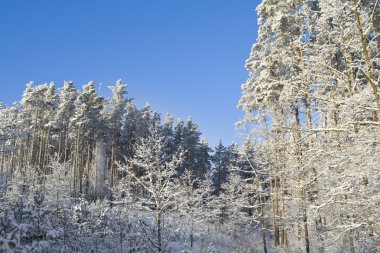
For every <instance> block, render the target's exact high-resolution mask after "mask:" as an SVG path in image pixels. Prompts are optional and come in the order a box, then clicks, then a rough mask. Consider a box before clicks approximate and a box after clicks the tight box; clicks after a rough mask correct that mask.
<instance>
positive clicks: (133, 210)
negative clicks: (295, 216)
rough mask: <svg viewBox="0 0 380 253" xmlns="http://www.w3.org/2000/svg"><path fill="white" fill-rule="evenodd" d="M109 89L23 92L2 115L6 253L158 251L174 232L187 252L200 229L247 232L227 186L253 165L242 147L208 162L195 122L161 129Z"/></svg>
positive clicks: (148, 112) (170, 122)
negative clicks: (178, 227) (100, 92)
mask: <svg viewBox="0 0 380 253" xmlns="http://www.w3.org/2000/svg"><path fill="white" fill-rule="evenodd" d="M110 89H111V91H112V93H113V95H112V97H111V98H103V97H100V96H99V95H98V94H97V92H96V87H95V84H94V83H93V82H90V83H88V84H86V85H84V86H83V87H82V89H81V90H78V89H77V88H76V86H75V85H74V84H73V83H72V82H65V83H64V85H63V87H61V88H59V89H58V90H56V88H55V86H54V83H51V84H42V85H33V83H29V84H27V86H26V89H25V91H24V94H23V96H22V100H21V102H20V103H15V104H14V105H13V106H10V107H7V106H1V108H0V115H1V126H0V129H1V132H0V134H1V154H0V155H1V170H0V171H1V186H2V188H1V194H2V195H1V196H2V198H1V201H2V204H1V215H2V216H1V219H2V220H1V221H2V223H1V225H0V227H1V229H3V230H2V233H1V235H0V236H1V245H0V247H1V249H2V250H4V251H5V252H13V251H15V252H23V251H33V252H44V251H45V252H51V251H49V250H48V249H49V248H51V247H52V245H55V246H54V247H55V248H53V249H51V250H52V251H57V252H61V251H66V252H71V251H79V252H81V251H86V250H88V249H89V248H90V249H92V250H93V251H95V252H97V251H100V252H104V251H114V252H125V251H129V252H136V251H145V252H164V251H168V250H169V248H170V247H174V246H173V245H172V244H173V243H174V242H177V241H180V240H179V239H178V238H177V239H176V237H175V236H174V234H176V233H177V234H178V232H175V231H176V230H175V229H174V228H173V224H176V223H181V227H182V230H181V231H182V233H184V234H187V235H186V236H183V235H182V237H181V238H182V242H183V241H185V242H186V241H189V245H188V246H189V247H190V248H193V247H199V244H200V233H204V234H207V233H208V232H206V230H205V228H206V227H208V231H209V230H210V229H214V230H219V231H221V230H220V229H221V226H222V227H224V228H226V229H227V230H229V229H230V228H233V227H234V224H235V223H236V224H237V223H239V222H240V225H241V227H245V225H244V223H243V222H241V221H239V222H238V221H237V220H238V219H237V217H238V216H237V215H238V213H239V212H241V211H243V212H244V213H247V214H248V211H246V210H243V208H247V207H243V206H242V205H241V204H238V202H239V201H240V200H238V198H237V196H238V195H236V196H235V194H236V189H234V187H235V186H238V187H240V186H239V185H238V184H239V183H240V181H236V180H238V179H237V178H236V177H233V179H230V178H231V176H232V175H235V176H236V175H243V174H244V171H245V170H247V171H251V170H252V166H251V164H250V163H248V162H247V159H246V155H242V153H241V150H240V149H239V147H238V146H237V145H236V144H235V143H232V145H231V146H229V147H225V146H223V145H222V143H220V144H219V145H218V146H217V147H216V148H215V153H214V154H213V150H212V149H211V148H210V146H209V144H208V142H207V140H206V139H202V138H201V132H200V130H199V127H198V126H197V124H195V123H194V122H193V121H192V119H191V118H188V119H187V121H186V122H184V121H183V120H182V119H178V120H177V123H176V124H174V118H173V116H172V115H170V114H168V115H166V116H165V118H164V119H163V120H161V116H160V114H158V113H157V112H154V111H153V110H152V108H151V107H150V106H149V105H146V106H145V107H143V108H142V109H138V108H137V107H136V105H135V104H134V102H133V99H132V98H129V97H127V92H126V85H125V84H123V83H122V82H121V81H117V82H116V84H115V85H114V86H111V87H110ZM246 146H247V145H246ZM247 147H248V146H247ZM250 154H251V153H250ZM250 156H251V158H250V159H252V155H250ZM245 178H246V177H245ZM231 180H234V181H231ZM229 181H231V182H233V183H234V184H235V185H233V186H227V185H228V184H229ZM247 201H248V199H247ZM246 206H248V202H247V205H246ZM248 209H252V208H248ZM24 215H25V219H24V218H23V217H24ZM251 215H252V211H251ZM235 218H236V219H237V220H236V221H235ZM35 219H37V220H35ZM42 228H43V229H42ZM202 231H203V232H202ZM117 233H119V234H117ZM234 233H235V234H237V230H236V229H235V232H234ZM177 237H178V235H177ZM128 238H130V239H128ZM183 238H185V239H183ZM87 240H88V241H87ZM94 240H100V241H101V244H95V246H94ZM117 240H119V242H118V243H116V241H117ZM128 240H129V241H128ZM202 243H203V244H204V245H207V243H208V242H206V241H203V242H202ZM170 245H172V246H170ZM184 245H185V246H184ZM186 245H187V244H186V243H184V244H182V246H181V247H186ZM177 247H178V246H177ZM127 249H128V250H127ZM172 250H173V249H172ZM204 250H206V249H204ZM174 251H175V250H174Z"/></svg>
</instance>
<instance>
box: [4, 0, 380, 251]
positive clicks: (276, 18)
mask: <svg viewBox="0 0 380 253" xmlns="http://www.w3.org/2000/svg"><path fill="white" fill-rule="evenodd" d="M257 13H258V16H259V19H258V24H259V30H258V37H257V40H256V42H255V43H254V44H253V46H252V49H251V53H250V55H249V58H248V59H247V61H246V66H245V67H246V69H247V71H248V75H249V76H248V79H247V81H246V82H245V83H244V84H242V85H241V98H240V100H239V101H238V105H237V107H238V108H239V109H240V110H242V111H243V112H244V113H245V116H244V118H243V119H241V120H240V121H238V122H236V125H237V126H238V127H240V128H241V129H244V133H245V134H244V135H243V136H242V140H240V141H239V142H236V143H235V142H233V143H231V144H229V145H227V146H225V145H223V143H222V142H220V143H219V145H217V146H216V147H211V146H210V145H209V143H208V141H207V139H206V138H205V137H204V136H203V135H202V132H201V128H200V126H198V125H197V124H196V123H195V122H193V120H192V118H191V117H189V118H187V119H186V120H183V119H181V118H178V119H175V118H174V116H173V115H171V114H167V115H165V116H162V115H161V114H160V113H159V112H157V111H155V110H154V109H153V108H152V107H151V106H150V105H149V104H147V105H146V106H144V107H142V108H138V107H137V106H136V103H135V101H134V99H133V98H132V97H130V96H129V94H128V92H127V85H126V84H125V83H123V82H122V81H121V80H118V81H116V83H115V84H114V85H112V86H109V89H110V90H111V92H112V96H111V97H102V96H100V95H99V94H98V92H97V88H96V87H97V86H96V84H95V83H94V82H92V81H91V82H89V83H87V84H85V85H83V86H82V88H81V89H79V88H77V87H78V86H76V84H74V83H73V82H65V83H63V84H62V85H61V86H60V87H56V86H55V84H54V82H52V83H50V84H38V85H35V84H34V83H33V82H30V83H28V84H27V85H26V88H25V90H24V91H23V94H22V99H21V101H19V102H15V103H14V104H13V105H12V106H6V105H3V104H1V106H0V252H6V253H11V252H17V253H21V252H115V253H116V252H129V253H132V252H157V253H160V252H182V253H190V252H205V253H206V252H207V253H219V252H228V253H229V252H231V253H232V252H264V253H272V252H279V253H282V252H284V253H285V252H289V253H296V252H306V253H311V252H332V253H340V252H342V253H343V252H350V253H371V252H380V92H379V89H380V68H379V66H380V2H379V1H378V0H350V1H348V0H306V1H305V0H304V1H301V0H262V2H261V4H259V5H258V7H257ZM220 88H221V89H222V88H223V87H220ZM237 90H239V86H238V85H237ZM237 143H239V144H237Z"/></svg>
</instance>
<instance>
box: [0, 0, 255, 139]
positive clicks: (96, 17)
mask: <svg viewBox="0 0 380 253" xmlns="http://www.w3.org/2000/svg"><path fill="white" fill-rule="evenodd" d="M257 4H258V0H236V1H232V0H160V1H158V0H108V1H107V0H101V1H100V0H55V1H51V0H44V1H42V0H33V1H27V0H24V1H20V0H2V1H1V2H0V101H2V102H4V103H6V104H11V103H12V102H13V101H16V100H19V99H20V98H21V94H22V91H23V90H24V88H25V84H26V83H27V82H29V81H34V82H35V83H36V84H40V83H45V82H50V81H55V83H56V86H61V85H62V83H63V81H64V80H67V81H74V82H75V83H76V85H77V86H78V87H81V86H82V85H83V84H85V83H87V82H88V81H90V80H93V81H95V82H96V83H97V84H100V83H101V84H102V89H101V94H102V95H104V96H109V94H110V92H109V91H108V89H107V86H109V85H111V84H113V83H115V81H116V80H117V79H119V78H121V79H122V80H123V81H124V82H126V83H128V92H129V95H130V96H131V97H133V98H134V99H135V101H136V103H137V105H138V106H139V107H142V106H143V105H144V104H145V103H146V102H149V103H150V104H151V105H152V107H153V108H154V109H156V110H157V111H158V112H160V113H161V114H163V115H164V114H165V113H167V112H170V113H172V114H173V115H174V116H175V117H182V118H184V119H186V118H187V117H188V116H189V115H190V116H192V118H193V120H194V121H195V122H196V123H198V124H199V126H200V129H201V131H202V132H203V134H204V136H205V137H207V138H208V140H209V142H210V144H211V145H213V146H214V145H216V144H217V143H218V141H219V139H221V140H222V141H223V143H225V144H230V143H231V142H232V141H233V140H237V141H238V140H239V137H238V136H237V135H236V130H235V126H234V123H235V122H236V121H237V120H239V119H241V118H242V117H243V114H242V112H240V111H239V110H238V109H236V104H237V102H238V100H239V97H240V95H241V89H240V85H241V84H242V83H243V82H244V81H245V80H246V79H247V77H248V73H247V71H246V70H245V69H244V63H245V60H246V59H247V58H248V56H249V52H250V48H251V46H252V44H253V43H254V41H255V40H256V36H257V29H258V28H257V16H256V12H255V8H256V6H257Z"/></svg>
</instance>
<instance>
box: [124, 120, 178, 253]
mask: <svg viewBox="0 0 380 253" xmlns="http://www.w3.org/2000/svg"><path fill="white" fill-rule="evenodd" d="M165 142H166V140H165V138H164V136H163V135H162V133H161V132H160V130H159V126H158V125H157V124H155V123H154V122H152V123H150V125H149V131H148V134H147V136H146V137H143V138H141V139H140V142H139V145H138V147H137V149H136V154H135V157H134V158H132V159H131V160H129V161H128V162H129V163H128V165H127V166H125V167H121V170H122V171H125V172H127V174H128V175H129V176H130V177H131V183H132V184H133V185H134V187H136V188H141V190H142V192H141V193H140V195H141V196H139V197H140V201H141V203H142V204H143V205H145V206H147V207H148V208H147V210H148V211H149V212H151V213H152V214H153V215H154V217H153V220H154V231H153V233H151V232H149V231H147V229H144V230H145V231H144V233H145V235H146V237H147V238H146V242H147V245H148V246H149V248H150V249H151V251H152V252H163V251H164V250H165V248H166V246H167V242H166V240H164V236H165V232H164V230H165V223H164V216H165V215H166V214H167V213H168V211H169V210H170V208H171V207H172V206H173V204H174V200H175V197H176V196H177V195H178V194H180V193H181V190H180V189H179V188H178V185H179V184H178V183H176V174H177V168H178V166H179V165H180V164H181V163H182V161H183V156H182V152H177V153H175V154H173V155H168V154H167V152H166V148H165V147H166V145H165ZM137 171H139V175H138V174H137ZM142 227H144V226H142Z"/></svg>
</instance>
